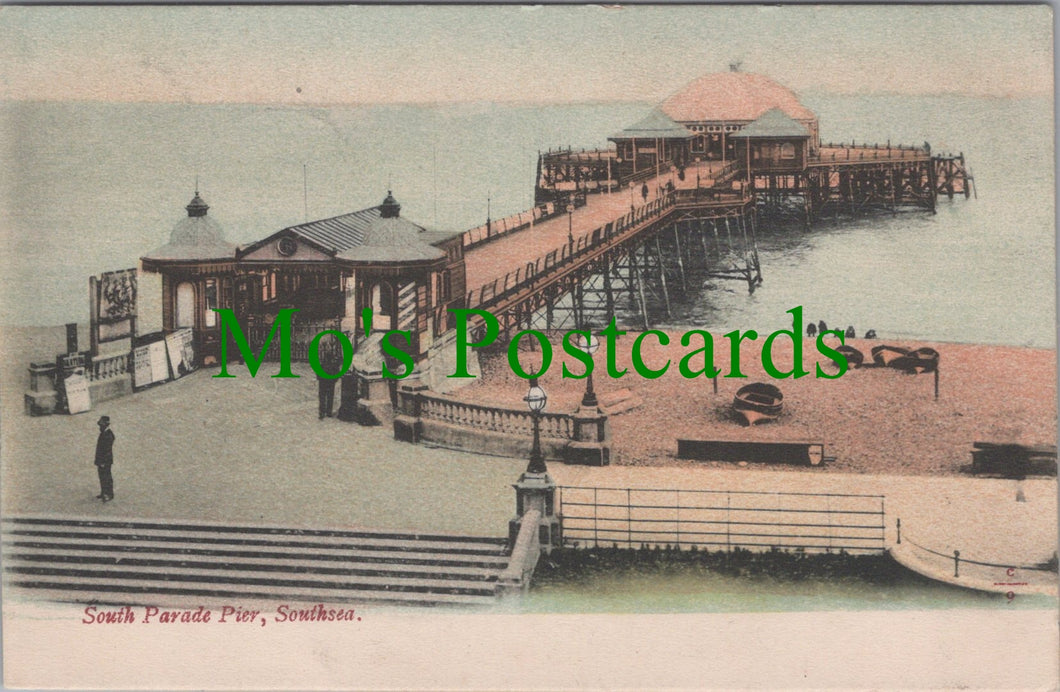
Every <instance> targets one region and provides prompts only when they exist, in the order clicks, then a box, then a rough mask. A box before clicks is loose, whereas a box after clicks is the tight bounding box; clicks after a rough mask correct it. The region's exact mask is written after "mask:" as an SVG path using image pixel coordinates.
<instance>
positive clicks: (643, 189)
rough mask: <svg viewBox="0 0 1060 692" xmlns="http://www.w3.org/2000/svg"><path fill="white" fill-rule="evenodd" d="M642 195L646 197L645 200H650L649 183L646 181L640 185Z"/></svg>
mask: <svg viewBox="0 0 1060 692" xmlns="http://www.w3.org/2000/svg"><path fill="white" fill-rule="evenodd" d="M640 196H641V197H643V198H644V201H645V202H647V201H648V183H644V184H643V185H641V186H640Z"/></svg>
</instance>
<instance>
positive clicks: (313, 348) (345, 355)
mask: <svg viewBox="0 0 1060 692" xmlns="http://www.w3.org/2000/svg"><path fill="white" fill-rule="evenodd" d="M328 334H331V335H332V336H333V337H335V340H336V341H338V342H339V348H341V349H342V369H341V370H339V371H338V372H337V373H330V372H328V371H326V370H325V369H324V367H323V366H322V365H321V363H320V340H321V339H323V338H324V337H325V336H326V335H328ZM306 356H307V357H308V358H309V367H311V368H313V372H315V373H316V374H317V375H319V376H320V377H323V378H325V379H328V380H337V379H339V378H340V377H342V376H343V375H345V374H346V371H347V370H349V369H350V366H351V365H353V344H351V343H350V339H349V337H347V336H346V335H345V334H343V333H342V332H340V331H339V330H337V329H325V330H324V331H322V332H320V333H319V334H317V335H316V336H314V337H313V340H312V341H310V342H309V352H308V353H306Z"/></svg>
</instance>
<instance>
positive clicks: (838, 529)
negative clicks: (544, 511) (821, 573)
mask: <svg viewBox="0 0 1060 692" xmlns="http://www.w3.org/2000/svg"><path fill="white" fill-rule="evenodd" d="M883 502H884V498H883V496H882V495H849V494H838V493H763V492H750V491H729V490H680V489H657V488H650V489H649V488H599V487H586V486H561V487H560V488H559V506H560V515H561V521H562V526H563V541H564V543H565V544H567V545H573V546H576V547H578V546H581V547H596V546H601V545H603V546H612V545H613V546H618V547H626V548H634V547H638V546H641V545H664V544H665V545H673V546H677V547H692V546H696V547H704V548H708V549H725V550H733V549H736V548H740V549H748V550H773V549H780V550H799V551H804V552H840V551H842V552H847V553H880V552H883V551H884V549H885V542H884V530H885V529H884V505H883Z"/></svg>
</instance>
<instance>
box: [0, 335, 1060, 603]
mask: <svg viewBox="0 0 1060 692" xmlns="http://www.w3.org/2000/svg"><path fill="white" fill-rule="evenodd" d="M52 332H54V333H55V334H61V330H52ZM42 333H43V332H41V331H40V330H6V331H5V333H4V334H3V336H2V337H0V338H2V339H3V343H2V346H3V348H2V350H3V353H4V354H5V358H4V361H3V362H4V364H5V365H4V366H3V368H2V369H0V376H2V379H0V399H2V407H0V415H2V417H3V420H4V425H3V430H2V438H0V444H2V449H3V455H2V467H3V481H4V483H3V511H4V514H5V515H15V514H35V515H41V514H43V515H53V516H77V517H82V518H92V517H98V518H100V519H116V518H143V519H163V520H165V519H187V520H205V521H211V522H226V521H228V522H243V523H255V524H270V525H283V526H305V527H312V528H329V527H330V528H366V529H394V530H406V531H431V532H436V533H464V534H474V535H484V536H503V535H505V533H506V530H507V522H508V520H509V519H510V518H511V516H512V515H513V513H514V505H515V501H514V500H515V498H514V491H513V490H512V488H511V484H512V483H513V482H515V480H516V479H517V478H518V476H519V474H520V473H521V472H522V471H523V469H524V468H525V466H526V462H525V460H521V459H509V458H500V457H491V456H485V455H479V454H472V453H467V452H456V451H450V450H442V449H431V448H427V447H423V446H415V445H410V444H406V443H399V442H395V441H394V440H393V433H392V431H391V430H390V429H389V428H380V427H377V428H363V427H360V426H357V425H353V424H349V423H343V422H339V421H338V420H337V419H334V418H331V419H325V420H323V421H320V420H318V419H317V411H316V403H317V402H316V379H315V378H314V377H313V376H312V373H311V372H310V370H309V368H308V366H306V365H304V364H296V365H295V368H294V370H295V372H296V373H297V374H300V375H302V377H301V378H299V379H275V378H271V377H269V376H268V375H270V374H272V373H273V372H275V370H276V369H275V366H273V365H271V364H267V365H265V366H263V367H262V370H261V371H260V372H259V375H258V377H256V378H251V377H250V376H249V375H248V374H247V373H246V372H245V370H244V371H240V369H239V368H236V369H235V371H234V372H235V373H236V374H237V377H236V378H234V379H215V378H213V377H211V375H212V374H213V372H214V371H211V370H205V371H199V372H196V373H193V374H192V375H190V376H187V377H186V378H184V379H181V380H178V381H176V382H172V383H169V384H165V385H163V386H160V387H155V388H151V389H148V390H145V391H142V392H139V393H137V394H134V395H132V396H128V397H125V398H122V399H117V400H114V401H110V402H105V403H103V404H101V405H98V406H96V407H94V409H93V410H92V411H91V412H88V413H84V414H80V415H76V416H65V415H54V416H49V417H41V418H30V417H27V416H25V415H24V414H23V412H22V409H21V394H22V391H24V389H25V387H26V375H25V372H24V368H23V365H24V363H26V362H29V359H30V358H31V357H32V353H27V352H26V349H27V348H31V347H32V339H31V337H33V336H34V335H36V336H37V337H39V336H40V335H41V334H42ZM44 343H47V342H46V341H38V342H37V346H38V347H40V346H42V345H43V344H44ZM45 352H47V351H45ZM581 386H582V385H581V383H578V382H575V383H573V384H572V385H571V392H568V393H567V394H571V393H572V392H574V391H575V390H576V389H577V390H578V391H580V388H581ZM553 391H555V390H553ZM551 393H552V392H550V394H551ZM567 394H565V395H563V396H558V397H557V400H558V401H563V399H564V396H567ZM568 398H571V397H568ZM550 407H551V401H550ZM102 414H106V415H109V416H110V418H111V421H112V427H113V429H114V431H115V434H116V436H117V442H116V444H115V466H114V476H115V490H116V492H115V495H116V499H115V501H114V502H111V503H107V504H103V503H101V502H100V501H99V500H97V499H95V495H96V494H97V493H98V483H97V479H96V473H95V468H94V467H93V465H92V455H93V450H94V446H95V438H96V433H97V428H96V425H95V422H96V420H97V419H98V417H99V416H100V415H102ZM627 415H634V414H627ZM621 418H622V417H620V419H621ZM627 420H634V419H633V418H627ZM925 433H926V431H925ZM619 451H620V453H623V454H628V452H622V450H621V448H619ZM549 469H550V472H551V474H552V475H553V477H554V478H555V480H556V481H557V483H559V484H560V485H595V486H601V487H619V488H625V487H655V488H686V489H697V488H709V489H729V490H757V491H767V492H774V491H783V492H800V491H807V492H834V493H870V494H881V495H885V496H886V513H887V516H886V522H887V543H888V545H892V544H896V543H897V535H896V532H895V519H897V518H901V520H902V530H903V537H904V539H905V540H906V541H909V540H912V541H916V542H917V543H918V544H920V545H922V546H925V547H928V548H931V549H934V550H936V551H938V552H940V553H943V554H947V553H952V551H953V550H960V552H961V554H962V555H963V556H965V557H966V558H967V559H972V560H979V561H984V562H993V563H999V564H1005V565H1007V564H1012V565H1034V564H1037V563H1041V562H1045V561H1048V560H1049V559H1050V558H1052V557H1053V555H1054V551H1055V550H1056V517H1057V503H1056V488H1057V486H1056V481H1055V479H1029V480H1026V481H1022V482H1017V481H1012V480H999V479H985V478H970V477H963V476H950V477H939V476H925V475H916V476H911V475H901V474H878V475H876V474H865V473H849V472H848V473H832V472H827V471H821V470H814V471H813V472H806V471H777V470H765V469H763V468H755V467H753V466H750V467H739V466H731V465H730V466H728V467H725V468H719V467H695V466H692V465H690V464H687V463H684V464H680V465H657V466H654V467H638V466H633V465H624V466H610V467H604V468H588V467H577V466H566V465H563V464H559V463H550V464H549ZM1017 492H1019V493H1020V495H1021V498H1022V499H1021V500H1017ZM903 545H905V544H904V543H903ZM922 557H923V556H922ZM923 567H924V569H923V570H922V571H927V572H928V573H929V574H932V576H936V574H935V573H933V572H932V571H931V570H934V571H935V572H937V576H938V577H939V578H944V577H945V573H946V572H947V571H948V570H952V561H950V562H947V561H946V560H945V559H928V560H927V561H926V562H924V565H923ZM970 576H972V575H971V573H969V577H970ZM1004 576H1005V575H1004V570H1003V569H1002V570H1000V573H999V574H994V573H993V572H990V571H987V572H984V573H979V574H978V576H977V577H976V578H977V579H978V580H979V582H984V580H985V581H989V580H992V579H993V580H994V581H1003V580H1004ZM1010 576H1011V575H1010ZM1018 576H1019V577H1020V578H1019V579H1012V581H1027V582H1034V588H1033V589H1031V588H1030V587H1028V590H1026V591H1024V592H1025V593H1040V592H1043V589H1044V592H1049V591H1048V588H1045V587H1048V583H1047V582H1048V581H1049V580H1051V581H1052V583H1053V584H1055V580H1056V576H1055V574H1053V573H1041V574H1038V575H1028V574H1027V573H1023V572H1021V573H1020V574H1019V575H1018ZM995 577H997V578H995ZM1043 580H1044V581H1043ZM957 583H962V584H965V585H969V582H960V581H958V582H957ZM976 585H977V586H982V584H979V583H977V584H976ZM988 586H989V585H988ZM1039 587H1042V588H1039ZM1013 590H1014V591H1016V592H1017V593H1020V591H1019V590H1018V589H1013ZM1052 593H1055V586H1054V590H1053V591H1052Z"/></svg>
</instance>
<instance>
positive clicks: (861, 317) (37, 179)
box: [0, 93, 1056, 348]
mask: <svg viewBox="0 0 1060 692" xmlns="http://www.w3.org/2000/svg"><path fill="white" fill-rule="evenodd" d="M802 100H803V102H804V103H805V104H806V105H807V106H808V107H810V108H811V109H813V110H814V111H815V112H817V114H818V116H819V118H820V123H821V138H822V141H831V142H851V141H856V142H859V143H884V142H887V141H890V142H891V143H892V144H895V145H897V144H899V143H902V144H917V145H920V144H923V143H924V142H928V143H930V145H931V147H932V149H933V151H936V152H953V153H963V154H964V156H965V158H966V161H967V163H968V166H969V167H970V169H971V171H972V173H973V175H974V187H975V192H976V196H975V198H973V199H968V200H966V199H964V197H963V196H959V197H958V198H956V199H954V200H952V201H950V200H948V199H946V198H942V199H940V202H939V205H938V210H937V213H935V214H931V213H930V212H927V213H924V212H913V213H900V214H898V215H896V216H891V215H889V214H887V215H882V216H871V217H864V218H859V219H854V220H850V219H842V218H840V219H839V220H838V221H835V220H832V219H826V220H822V221H821V222H819V223H817V224H816V225H814V227H813V228H811V229H810V230H805V229H803V228H801V227H800V226H794V227H792V226H785V227H780V226H771V225H769V224H766V225H764V226H763V227H762V228H760V229H759V234H758V245H759V252H760V259H761V263H762V269H763V276H764V283H763V285H762V286H761V287H759V288H758V289H757V290H756V291H755V292H754V293H753V294H749V292H748V291H747V287H746V285H745V284H743V283H742V282H734V281H724V280H714V281H711V280H704V281H702V282H701V284H697V285H696V286H694V287H693V289H692V290H691V291H690V292H689V294H688V295H686V296H684V297H682V298H681V299H680V300H679V301H678V304H677V305H675V306H674V311H673V316H672V317H670V318H668V320H667V321H668V322H669V323H670V325H669V326H696V327H700V328H706V329H723V328H741V329H743V328H747V329H757V330H759V331H760V332H762V331H771V330H773V329H775V328H779V327H784V326H786V325H790V320H791V318H790V316H789V315H787V314H786V311H787V310H789V309H791V308H792V307H794V306H796V305H801V306H803V310H804V315H805V316H806V319H807V320H813V321H816V320H824V321H826V322H827V323H828V324H829V325H830V326H832V327H836V326H839V327H843V328H845V327H846V326H848V325H849V326H854V327H855V330H856V331H857V332H858V334H859V335H861V334H862V333H863V332H864V331H865V330H867V329H870V328H871V329H875V330H876V332H877V333H878V334H879V335H880V337H881V338H894V339H910V340H932V341H955V342H976V343H996V344H1011V345H1022V346H1034V347H1044V348H1054V347H1055V344H1056V318H1055V315H1056V310H1055V277H1056V271H1055V209H1054V187H1055V185H1054V170H1053V131H1054V128H1053V104H1052V101H1051V100H1049V99H1047V98H978V97H965V96H954V95H945V96H905V95H837V94H830V93H807V94H803V95H802ZM652 105H653V104H650V103H589V104H562V105H542V104H495V103H465V104H442V105H426V106H421V105H375V106H372V105H369V106H335V107H305V106H287V105H240V104H233V105H227V104H221V105H198V104H183V103H142V104H141V103H96V102H92V103H89V102H12V101H7V102H0V156H2V157H3V162H4V172H3V176H2V177H0V277H2V278H0V325H20V326H48V325H56V324H63V323H66V322H81V323H84V322H86V321H87V319H88V299H87V291H88V277H89V276H90V275H92V274H99V273H101V272H103V271H109V270H115V269H123V268H126V267H133V266H136V263H137V259H138V258H139V257H140V256H142V255H143V254H145V253H147V252H149V251H150V250H152V249H154V248H156V247H158V246H161V245H163V244H164V243H166V242H167V241H168V238H169V233H170V231H171V230H172V228H173V226H174V224H176V222H177V221H179V220H180V219H181V218H182V217H183V216H185V214H186V212H185V210H184V206H185V205H186V204H187V203H188V202H189V200H190V199H191V197H192V195H193V194H194V192H195V191H196V189H198V191H199V192H200V193H201V195H202V196H203V197H204V199H205V200H206V201H207V203H208V204H209V205H210V211H209V214H210V216H211V217H213V218H215V219H217V220H218V221H219V222H220V223H221V225H222V227H223V228H224V230H225V234H226V237H227V239H228V240H229V241H231V242H233V243H247V242H250V241H254V240H257V239H260V238H263V237H265V236H267V235H269V234H271V233H274V232H275V231H278V230H280V229H282V228H285V227H287V226H290V225H293V224H297V223H301V222H304V221H306V220H307V219H309V220H312V219H320V218H326V217H330V216H335V215H338V214H343V213H346V212H350V211H354V210H357V209H362V208H365V207H369V206H374V205H376V204H379V203H380V202H381V201H382V200H383V198H384V197H385V196H386V194H387V191H388V190H392V191H393V193H394V196H395V197H396V198H397V200H398V201H399V202H400V203H401V205H402V214H403V215H404V216H406V217H408V218H410V219H412V220H414V221H417V222H418V223H421V224H423V225H426V226H429V227H433V228H438V229H444V230H465V229H467V228H470V227H473V226H476V225H479V224H481V223H483V222H484V221H485V220H486V217H487V214H489V215H490V216H491V217H492V218H494V219H497V218H500V217H503V216H505V215H507V214H511V213H515V212H519V211H522V210H524V209H528V208H529V207H530V206H531V205H532V203H533V188H534V175H535V166H536V161H537V156H538V152H539V151H544V150H547V149H549V148H556V147H568V146H572V147H574V148H583V147H584V148H595V147H601V146H606V145H607V137H608V136H609V135H611V134H613V133H615V132H617V131H619V130H621V129H622V128H623V127H625V126H627V125H629V124H630V123H633V122H635V121H636V120H638V119H640V118H641V117H643V116H644V115H645V114H646V113H647V112H648V111H649V110H650V109H651V107H652ZM156 311H157V310H156V309H154V310H142V312H156ZM142 317H144V318H146V321H143V324H151V323H152V321H157V316H149V315H143V316H142Z"/></svg>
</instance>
